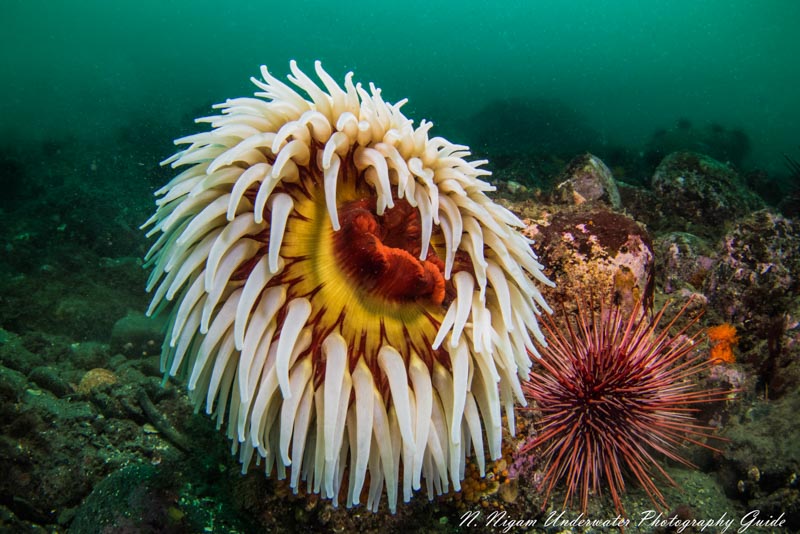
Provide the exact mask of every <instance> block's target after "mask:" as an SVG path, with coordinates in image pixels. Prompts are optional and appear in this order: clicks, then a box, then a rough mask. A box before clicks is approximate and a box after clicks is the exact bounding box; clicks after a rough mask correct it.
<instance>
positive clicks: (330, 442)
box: [145, 62, 549, 510]
mask: <svg viewBox="0 0 800 534" xmlns="http://www.w3.org/2000/svg"><path fill="white" fill-rule="evenodd" d="M291 71H292V76H290V77H289V80H290V81H291V82H292V84H294V86H295V87H296V88H297V89H294V88H292V87H290V86H289V85H287V84H285V83H283V82H281V81H280V80H278V79H276V78H274V77H273V76H272V75H270V73H269V72H268V71H267V69H266V68H264V67H262V70H261V72H262V76H263V81H262V80H256V79H253V83H254V84H255V85H256V86H258V87H259V88H260V89H261V92H259V93H256V95H255V96H256V98H236V99H233V100H228V101H227V102H225V103H224V104H221V105H219V106H217V108H219V109H221V110H222V113H221V115H216V116H212V117H207V118H203V119H199V120H198V122H203V123H209V124H210V125H211V127H212V130H211V131H208V132H203V133H199V134H195V135H190V136H188V137H185V138H182V139H178V140H177V141H176V143H178V144H186V145H188V147H187V148H186V149H184V150H182V151H180V152H178V153H177V154H175V156H173V157H172V158H170V159H169V160H167V162H166V163H171V164H172V166H173V167H179V166H187V168H186V170H184V171H183V172H182V173H180V174H179V175H178V176H177V177H175V178H174V179H173V180H172V181H171V182H169V183H168V184H167V185H166V186H165V187H163V188H162V189H160V190H159V191H157V192H156V194H157V195H158V196H159V197H160V198H159V199H158V200H157V202H156V204H157V206H158V207H157V210H156V213H155V214H154V215H153V216H152V217H151V218H150V220H149V221H148V222H147V223H146V224H145V227H146V226H150V225H152V229H151V230H150V231H149V235H151V236H158V238H157V240H156V241H155V243H154V244H153V246H152V248H151V250H150V252H149V253H148V254H147V257H146V260H147V265H148V266H150V267H151V268H152V274H151V276H150V280H149V282H148V290H154V291H155V294H154V296H153V300H152V304H151V306H150V310H149V313H154V312H156V311H158V310H159V309H160V308H162V307H169V306H170V305H171V303H173V304H174V305H172V306H171V308H172V311H171V313H170V316H169V323H168V333H167V336H166V340H165V343H164V348H163V352H162V368H163V370H164V371H165V372H166V373H168V374H169V375H175V374H176V373H179V372H181V371H183V372H184V373H185V374H186V375H187V377H188V385H189V390H190V394H191V397H192V398H193V400H194V402H195V403H196V406H197V407H198V408H199V407H200V406H201V405H203V404H205V406H206V411H207V412H208V413H212V412H214V411H216V414H217V421H218V425H222V423H223V421H224V420H225V418H226V417H227V434H228V436H229V437H230V438H231V439H232V440H233V444H234V450H238V452H239V455H240V459H241V462H242V464H243V468H244V469H247V467H248V466H249V465H250V463H251V457H252V455H253V452H254V451H258V454H259V455H260V456H261V457H262V458H263V464H264V466H265V469H266V472H267V473H268V474H269V473H271V472H272V470H273V468H274V469H275V470H276V471H277V475H278V477H279V478H283V477H285V476H286V474H287V473H286V471H287V469H286V468H287V467H289V469H290V473H289V476H290V485H291V487H293V488H295V490H296V489H297V487H298V483H299V480H300V479H301V477H302V480H304V481H306V484H307V486H308V488H309V491H313V492H315V493H320V494H321V495H322V496H323V497H325V498H330V499H333V500H334V504H335V503H336V500H337V498H338V496H339V493H340V490H341V491H342V492H343V493H344V494H345V495H346V505H347V506H351V505H355V504H358V503H359V502H360V498H361V493H362V489H363V488H364V486H365V483H367V482H368V498H367V504H368V506H369V507H370V508H371V509H373V510H374V509H377V506H378V502H379V500H380V497H381V495H382V494H383V487H384V485H385V487H386V493H387V497H388V503H389V507H390V509H391V510H394V509H395V506H396V503H397V496H398V486H399V485H400V483H401V481H402V488H403V497H404V499H405V500H406V501H407V500H408V499H409V498H410V497H411V493H412V489H419V488H420V480H421V478H422V477H423V476H424V478H425V479H426V482H427V489H428V494H429V496H430V497H431V498H432V496H433V494H434V492H435V493H442V492H444V491H448V489H449V487H450V484H452V487H453V488H454V489H455V490H458V489H459V488H460V481H461V479H462V478H463V476H464V468H465V462H466V458H467V457H468V456H469V455H471V454H474V456H475V458H476V460H477V462H478V464H479V465H480V466H481V469H483V462H484V439H485V442H486V445H487V447H488V453H489V456H490V457H491V458H497V457H499V456H500V450H501V447H500V445H501V438H502V432H501V409H502V408H504V409H505V411H506V414H507V416H508V420H509V428H510V429H511V430H512V432H513V429H514V423H513V415H514V411H513V410H514V404H515V402H519V403H525V398H524V396H523V394H522V389H521V381H522V380H524V379H525V378H527V376H528V372H529V370H530V365H531V361H530V359H529V356H528V354H529V351H535V347H534V345H533V341H532V339H538V340H539V341H540V342H541V341H542V336H541V332H540V331H539V328H538V326H537V319H536V317H537V315H538V314H539V310H540V309H545V310H548V311H549V308H547V305H546V303H545V302H544V300H543V299H542V297H541V295H540V294H539V292H538V291H537V289H536V286H535V285H534V283H533V281H532V280H533V279H538V280H539V281H540V282H541V283H549V282H548V281H547V280H546V279H545V278H544V276H543V275H542V273H541V266H540V265H539V263H538V262H537V261H536V257H535V256H534V254H533V252H532V251H531V249H530V246H529V241H528V240H526V239H525V238H523V237H522V236H521V234H520V233H519V232H518V231H517V229H516V228H515V227H521V226H522V223H521V222H520V221H519V219H518V218H517V217H516V216H514V215H513V214H512V213H511V212H510V211H508V210H506V209H505V208H503V207H501V206H499V205H497V204H495V203H493V202H492V201H491V200H490V199H489V198H488V197H487V196H486V194H485V192H486V191H490V190H492V187H491V186H490V185H489V184H488V183H487V182H485V181H483V180H481V179H480V178H481V177H482V176H485V175H488V174H489V173H488V172H487V171H485V170H483V169H481V168H480V167H481V165H482V164H483V163H485V162H484V161H467V160H465V159H464V158H465V157H466V156H468V155H469V152H468V150H467V147H464V146H459V145H454V144H452V143H450V142H448V141H447V140H445V139H442V138H440V137H433V138H431V137H429V136H428V131H429V130H430V128H431V124H430V123H429V122H425V121H422V123H421V124H420V125H419V126H418V127H416V128H414V127H413V123H412V121H411V120H409V119H407V118H406V117H405V116H404V115H403V114H402V113H401V112H400V107H401V106H402V105H403V103H404V102H405V101H401V102H399V103H397V104H389V103H387V102H385V101H384V100H383V98H382V97H381V92H380V90H379V89H377V88H375V86H373V85H372V84H370V86H369V91H367V90H366V89H365V88H363V87H362V86H361V85H360V84H353V82H352V73H350V74H348V75H347V76H346V77H345V79H344V88H342V87H341V86H339V85H338V84H337V83H336V82H335V81H334V80H333V78H331V76H330V75H328V73H326V72H325V71H324V70H323V69H322V67H321V65H320V64H319V62H317V63H316V73H317V76H318V77H319V79H320V80H321V82H322V86H323V87H324V89H323V87H321V86H320V85H318V84H317V83H316V82H314V81H312V80H311V79H310V78H309V77H308V76H306V74H304V73H303V72H302V71H301V70H300V69H299V68H298V67H297V65H296V64H295V63H294V62H292V63H291ZM484 435H485V437H484ZM345 473H349V476H348V480H347V481H345V482H344V484H343V479H344V478H345Z"/></svg>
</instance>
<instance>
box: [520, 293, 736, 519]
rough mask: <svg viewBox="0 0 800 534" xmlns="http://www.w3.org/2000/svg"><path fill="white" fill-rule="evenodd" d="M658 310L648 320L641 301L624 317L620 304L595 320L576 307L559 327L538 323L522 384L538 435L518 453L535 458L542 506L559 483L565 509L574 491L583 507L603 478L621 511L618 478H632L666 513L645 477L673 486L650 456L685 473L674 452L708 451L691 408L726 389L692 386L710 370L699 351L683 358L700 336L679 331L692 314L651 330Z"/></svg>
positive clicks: (708, 433)
mask: <svg viewBox="0 0 800 534" xmlns="http://www.w3.org/2000/svg"><path fill="white" fill-rule="evenodd" d="M665 309H666V307H664V308H662V309H661V310H660V311H659V312H658V313H657V314H656V315H655V317H653V318H652V319H651V318H650V317H649V315H648V314H647V313H645V310H644V307H643V306H642V304H641V303H639V304H638V305H637V306H636V309H634V310H633V312H632V313H630V314H629V315H628V316H627V318H626V315H625V313H624V312H623V311H622V310H621V309H620V307H619V306H611V307H610V308H606V309H603V310H601V311H600V312H599V314H598V313H595V312H593V311H590V310H587V308H586V306H580V307H579V308H578V311H577V312H576V313H575V315H574V317H573V318H570V317H567V314H566V312H565V313H564V314H563V315H564V317H563V321H562V322H561V324H558V323H557V322H556V321H555V319H553V318H551V317H547V318H546V319H545V321H543V327H544V330H545V332H546V333H547V336H548V347H547V348H546V350H545V351H544V354H543V358H542V359H541V360H539V361H538V366H537V368H536V369H534V371H533V372H532V373H531V375H530V381H529V382H527V383H526V384H524V385H523V389H524V391H525V394H526V395H527V396H528V398H529V399H532V400H533V401H534V402H535V405H536V409H537V410H538V411H539V412H540V413H541V415H542V418H541V420H540V421H539V434H538V435H537V436H536V438H535V439H533V440H531V442H529V443H528V444H527V445H526V446H525V447H524V449H523V450H522V451H521V452H522V454H526V453H529V452H530V451H533V450H536V451H538V452H539V454H540V455H541V457H542V461H543V465H544V469H545V472H544V477H543V484H544V485H545V487H546V492H545V503H546V501H547V499H548V498H549V496H550V493H551V492H552V490H553V488H554V487H555V485H556V484H557V483H558V482H559V481H562V480H563V481H564V482H565V485H566V491H565V494H566V495H565V499H564V506H567V505H569V504H570V503H571V502H572V499H573V497H574V496H575V495H576V494H578V495H580V506H581V510H583V511H585V510H586V507H587V502H588V496H589V493H590V492H592V493H602V489H603V488H602V486H603V481H605V485H607V487H608V490H609V492H610V494H611V498H612V500H613V502H614V506H615V508H616V510H617V511H621V512H624V509H623V507H622V503H621V500H620V496H621V495H622V493H623V492H624V490H625V482H624V478H623V475H624V474H632V475H633V477H634V478H635V479H636V480H637V481H638V482H639V484H641V486H642V487H643V488H644V489H645V491H646V492H647V493H648V495H649V496H650V498H651V500H652V501H653V503H654V504H655V505H656V506H660V507H663V508H666V507H667V504H666V502H665V499H664V496H663V494H662V493H661V491H659V489H658V487H657V485H656V483H655V482H654V480H653V479H652V478H651V475H652V474H654V471H655V472H658V473H659V474H660V475H662V476H663V477H664V479H665V480H666V481H668V482H670V483H672V484H673V485H675V482H674V481H673V479H672V478H671V477H670V476H669V475H668V474H667V472H666V471H665V470H664V469H663V468H662V467H661V466H660V465H659V463H658V461H657V460H656V457H657V456H660V455H663V456H666V457H667V458H670V459H672V460H674V461H676V462H679V463H681V464H683V465H686V466H690V467H693V466H692V464H691V463H690V462H689V461H688V460H686V459H685V458H683V457H682V456H681V455H680V454H679V452H678V450H679V448H680V447H681V446H682V445H683V444H684V443H685V442H691V443H694V444H696V445H701V446H703V447H706V448H709V449H712V450H716V449H713V448H712V447H711V446H709V445H708V444H706V443H705V441H704V439H705V438H710V437H713V433H712V428H710V427H707V426H703V425H701V424H699V423H698V422H697V421H696V420H695V418H694V412H695V411H696V409H695V405H698V404H702V403H709V402H715V401H719V400H723V399H724V398H726V396H727V395H728V394H729V392H727V391H721V390H699V389H697V388H696V385H695V384H694V382H693V380H692V379H693V378H696V375H697V374H698V373H700V372H701V371H703V370H704V369H706V368H708V367H709V366H710V365H711V362H710V361H709V360H708V358H706V357H704V355H702V354H699V351H698V353H697V354H694V355H693V354H692V351H693V350H694V349H695V341H696V339H697V337H698V336H699V335H701V334H702V332H699V333H698V334H696V335H695V336H693V337H689V336H687V335H686V334H687V331H688V329H689V328H691V327H692V325H694V324H695V323H696V321H697V318H698V317H695V318H694V319H692V320H690V321H688V322H687V324H686V325H685V326H684V327H682V328H681V329H680V330H679V331H678V332H677V333H675V334H674V335H671V334H670V329H672V328H673V327H674V326H675V323H676V321H677V320H678V318H679V317H681V316H682V315H683V314H684V312H685V311H686V306H684V307H683V308H682V309H681V310H680V312H679V313H678V314H677V315H676V316H675V318H674V319H673V320H672V321H671V322H670V323H669V325H667V326H666V327H665V328H663V329H662V330H661V331H660V332H659V330H658V324H659V322H660V320H661V318H662V317H663V314H664V311H665Z"/></svg>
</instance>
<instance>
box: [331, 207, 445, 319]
mask: <svg viewBox="0 0 800 534" xmlns="http://www.w3.org/2000/svg"><path fill="white" fill-rule="evenodd" d="M339 221H340V223H341V230H340V231H338V232H336V233H335V234H334V242H335V250H336V256H337V261H338V262H339V265H340V266H342V268H343V270H344V271H345V272H346V273H347V274H348V276H349V277H350V278H351V279H353V280H356V281H357V283H358V284H359V286H360V287H361V288H362V289H364V290H365V291H369V292H370V293H373V294H375V295H378V296H381V297H383V298H385V299H387V300H390V301H395V302H403V301H412V300H418V299H428V300H430V301H431V302H433V303H434V304H441V303H442V301H443V300H444V297H445V283H444V276H443V274H442V273H443V271H444V264H443V262H442V260H440V259H439V257H438V256H437V255H436V253H435V252H434V251H433V248H432V247H430V248H429V250H428V254H427V256H426V258H425V259H424V260H420V259H419V256H420V252H421V241H420V240H421V234H422V231H421V226H420V217H419V212H418V211H417V210H416V209H415V208H414V207H413V206H411V205H410V204H409V203H408V202H407V201H405V200H403V199H399V200H396V201H395V206H394V208H391V209H387V210H385V211H384V213H383V215H377V214H376V209H375V199H374V198H367V199H361V200H355V201H352V202H348V203H346V204H344V205H342V206H339Z"/></svg>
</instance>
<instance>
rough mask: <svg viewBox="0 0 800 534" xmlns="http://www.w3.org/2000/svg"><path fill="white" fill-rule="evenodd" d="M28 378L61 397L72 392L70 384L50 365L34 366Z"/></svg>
mask: <svg viewBox="0 0 800 534" xmlns="http://www.w3.org/2000/svg"><path fill="white" fill-rule="evenodd" d="M28 378H29V379H30V381H31V382H34V383H35V384H36V385H38V386H39V387H41V388H43V389H46V390H47V391H49V392H50V393H52V394H53V395H55V396H56V397H63V396H65V395H69V394H70V393H73V392H74V390H73V388H72V386H70V385H69V382H67V381H66V380H65V379H64V378H63V377H62V376H61V375H60V372H59V370H58V369H56V368H55V367H50V366H40V367H35V368H33V370H32V371H31V373H30V375H28Z"/></svg>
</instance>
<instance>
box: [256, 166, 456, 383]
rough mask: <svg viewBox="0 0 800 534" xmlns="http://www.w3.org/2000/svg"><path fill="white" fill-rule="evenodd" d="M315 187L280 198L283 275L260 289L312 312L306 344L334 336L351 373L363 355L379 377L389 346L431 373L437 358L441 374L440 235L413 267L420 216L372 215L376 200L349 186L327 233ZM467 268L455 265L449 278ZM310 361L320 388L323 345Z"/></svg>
mask: <svg viewBox="0 0 800 534" xmlns="http://www.w3.org/2000/svg"><path fill="white" fill-rule="evenodd" d="M356 174H357V173H356ZM350 182H352V184H354V185H353V187H348V183H350ZM314 183H315V182H314V179H313V178H309V179H307V180H301V181H300V183H298V184H296V185H289V186H286V187H285V188H284V189H283V190H282V191H283V192H284V193H286V194H289V195H291V197H292V199H293V201H294V211H293V213H292V214H290V215H289V217H288V220H287V223H286V230H285V232H284V238H283V244H282V252H281V257H282V259H283V262H284V267H283V271H282V272H281V274H280V275H279V276H277V277H275V278H274V279H273V280H272V281H271V282H270V283H269V284H268V286H267V287H278V286H282V287H285V288H286V291H287V300H291V299H293V298H305V299H308V300H309V301H310V303H311V309H312V310H314V311H313V312H312V315H311V317H310V318H309V320H308V324H309V325H311V327H312V328H313V332H312V336H311V337H312V339H320V340H321V339H324V338H325V337H326V336H327V335H328V334H329V333H331V332H338V333H340V334H341V335H342V337H343V338H344V340H345V342H346V343H347V345H348V346H349V347H353V348H355V349H356V350H353V351H351V352H350V353H349V357H350V364H351V365H354V364H355V362H356V361H357V359H358V358H359V357H362V356H363V357H365V359H366V362H367V365H368V366H369V367H370V368H371V370H372V371H373V372H375V373H376V375H377V374H379V370H378V368H377V367H378V365H377V355H378V353H379V351H380V348H381V347H382V346H391V347H394V348H395V349H397V351H398V352H399V353H400V354H401V355H405V359H406V364H407V363H408V361H407V359H408V355H410V354H411V353H412V352H415V353H416V354H418V355H419V356H420V358H422V360H423V361H424V362H427V364H429V365H430V364H431V363H432V361H433V360H434V359H436V360H438V361H439V362H440V363H442V364H443V365H445V366H446V367H449V366H450V362H449V357H448V356H447V352H446V351H444V350H442V349H435V350H434V349H433V348H432V346H433V342H434V339H435V338H436V334H437V332H438V331H439V328H440V326H441V323H442V320H443V318H444V316H445V313H446V311H447V305H449V304H450V302H451V301H452V300H453V295H454V292H455V289H454V287H453V284H452V281H450V280H448V281H445V279H444V262H443V261H442V260H441V259H440V258H439V254H438V253H437V250H442V248H443V247H444V246H445V243H444V238H443V236H442V235H441V233H440V232H439V231H433V232H432V236H431V238H430V245H429V246H428V251H427V254H426V256H425V259H420V258H419V256H420V254H421V250H422V237H421V226H420V216H419V212H418V211H417V210H416V209H415V208H414V207H412V206H411V205H410V204H409V202H408V201H407V200H405V199H395V200H394V207H392V208H386V209H385V210H384V212H383V213H382V214H381V215H378V214H377V202H378V198H377V196H376V195H375V194H374V191H371V190H370V188H368V187H364V186H363V185H362V186H361V187H357V186H355V184H357V183H358V181H357V180H352V181H351V180H348V179H345V180H344V187H342V186H341V185H340V187H339V189H338V191H337V194H338V199H337V205H338V217H339V229H338V230H335V229H334V228H333V224H332V223H331V221H330V217H329V216H328V211H327V207H326V204H325V198H324V197H323V195H321V194H320V189H319V188H316V187H314ZM465 269H466V267H465V266H464V265H463V262H456V261H454V267H453V270H454V271H456V272H459V271H462V270H465ZM447 293H449V294H450V296H449V298H447V300H446V299H445V297H446V294H447ZM313 352H314V353H315V360H317V361H318V362H319V363H320V367H319V372H318V373H317V375H318V376H317V380H321V379H322V376H324V360H325V358H324V356H323V355H322V354H321V346H318V347H316V348H315V349H313Z"/></svg>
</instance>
